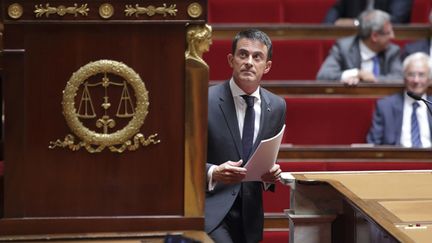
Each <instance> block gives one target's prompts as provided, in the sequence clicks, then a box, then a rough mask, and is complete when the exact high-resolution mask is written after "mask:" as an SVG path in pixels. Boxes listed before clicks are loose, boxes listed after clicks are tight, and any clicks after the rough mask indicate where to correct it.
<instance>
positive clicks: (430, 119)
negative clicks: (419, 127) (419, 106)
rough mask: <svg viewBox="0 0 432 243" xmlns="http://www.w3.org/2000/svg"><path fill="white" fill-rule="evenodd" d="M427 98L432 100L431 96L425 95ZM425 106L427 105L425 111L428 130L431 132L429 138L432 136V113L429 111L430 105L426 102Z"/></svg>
mask: <svg viewBox="0 0 432 243" xmlns="http://www.w3.org/2000/svg"><path fill="white" fill-rule="evenodd" d="M427 99H428V100H432V96H428V97H427ZM426 106H427V107H428V111H427V114H428V115H427V118H428V122H429V132H430V134H431V138H432V114H431V113H430V110H429V108H430V106H429V105H428V104H426Z"/></svg>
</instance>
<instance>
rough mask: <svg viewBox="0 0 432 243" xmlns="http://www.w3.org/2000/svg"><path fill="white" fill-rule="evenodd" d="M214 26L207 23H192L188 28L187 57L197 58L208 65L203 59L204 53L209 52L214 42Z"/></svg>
mask: <svg viewBox="0 0 432 243" xmlns="http://www.w3.org/2000/svg"><path fill="white" fill-rule="evenodd" d="M211 38H212V27H211V26H210V25H208V24H205V25H191V26H189V27H188V30H187V38H186V39H187V42H188V49H187V50H186V53H185V56H186V59H188V58H191V59H195V60H197V61H199V62H201V63H203V64H205V65H206V66H207V64H206V63H205V61H204V60H203V59H202V56H203V53H204V52H208V51H209V49H210V45H211V44H212V39H211Z"/></svg>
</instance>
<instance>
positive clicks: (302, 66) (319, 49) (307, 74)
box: [204, 40, 334, 80]
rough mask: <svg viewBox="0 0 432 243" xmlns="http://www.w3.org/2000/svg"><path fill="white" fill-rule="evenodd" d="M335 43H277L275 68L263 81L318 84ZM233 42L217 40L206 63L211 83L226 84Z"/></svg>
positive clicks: (276, 41)
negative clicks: (322, 69)
mask: <svg viewBox="0 0 432 243" xmlns="http://www.w3.org/2000/svg"><path fill="white" fill-rule="evenodd" d="M333 43H334V40H274V41H273V64H272V68H271V70H270V72H269V73H268V74H266V75H264V76H263V80H315V76H316V73H317V72H318V69H319V68H320V66H321V63H322V62H323V61H324V59H325V57H326V56H327V54H328V50H329V48H330V47H331V45H333ZM228 53H231V40H214V41H213V44H212V45H211V47H210V51H209V52H207V53H205V54H204V60H205V61H206V62H207V64H208V65H209V67H210V80H226V79H228V78H230V77H231V74H232V70H231V68H230V67H229V65H228V62H227V54H228Z"/></svg>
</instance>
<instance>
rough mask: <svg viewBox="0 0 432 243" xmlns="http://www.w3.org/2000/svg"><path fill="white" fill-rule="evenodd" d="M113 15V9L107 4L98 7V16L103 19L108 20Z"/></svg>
mask: <svg viewBox="0 0 432 243" xmlns="http://www.w3.org/2000/svg"><path fill="white" fill-rule="evenodd" d="M113 14H114V7H113V5H111V4H109V3H104V4H102V5H100V7H99V15H100V16H101V17H102V18H104V19H109V18H111V17H112V16H113Z"/></svg>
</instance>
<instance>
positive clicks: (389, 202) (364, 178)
mask: <svg viewBox="0 0 432 243" xmlns="http://www.w3.org/2000/svg"><path fill="white" fill-rule="evenodd" d="M292 175H293V176H294V178H295V179H296V180H297V182H298V183H316V182H323V183H328V184H330V185H331V186H332V187H334V188H335V189H336V190H338V191H339V192H340V193H342V195H343V196H344V197H345V198H346V199H347V200H348V201H349V202H351V203H353V204H355V205H356V206H357V207H359V208H360V210H362V211H363V212H364V213H365V214H366V215H368V217H370V218H371V219H373V220H374V221H375V222H377V223H378V224H380V225H381V226H382V227H383V228H385V229H386V230H387V231H388V232H390V233H391V234H392V235H394V236H395V237H397V238H398V239H399V240H401V241H402V242H417V243H419V242H430V240H431V239H432V171H416V172H413V171H380V172H367V171H366V172H342V173H341V172H335V173H331V172H325V173H292Z"/></svg>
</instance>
